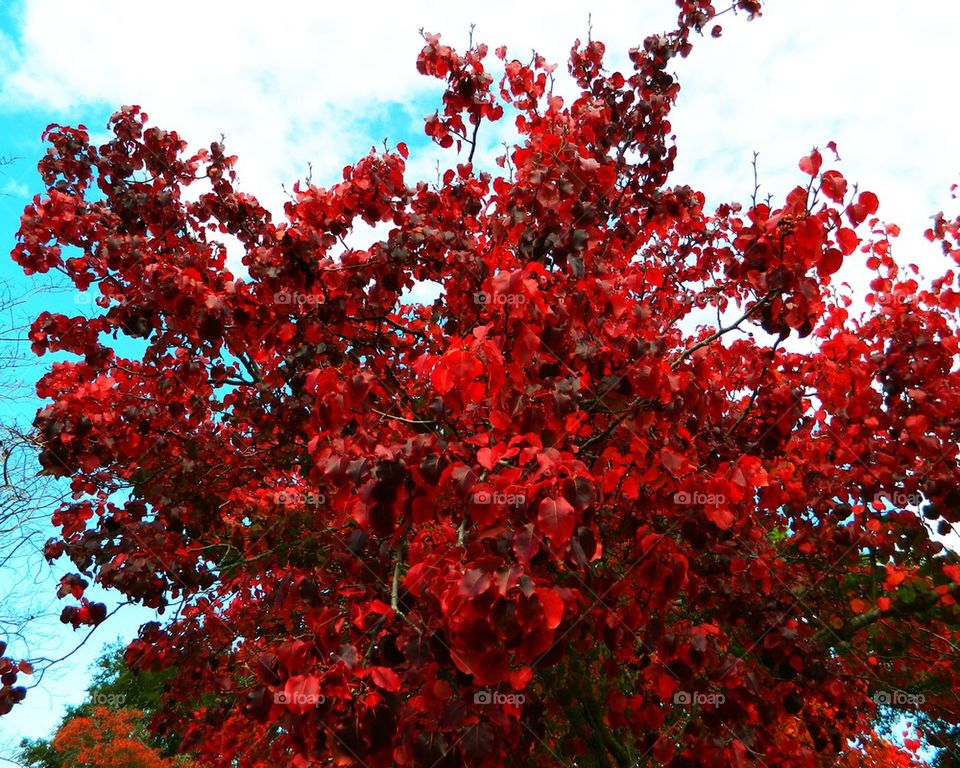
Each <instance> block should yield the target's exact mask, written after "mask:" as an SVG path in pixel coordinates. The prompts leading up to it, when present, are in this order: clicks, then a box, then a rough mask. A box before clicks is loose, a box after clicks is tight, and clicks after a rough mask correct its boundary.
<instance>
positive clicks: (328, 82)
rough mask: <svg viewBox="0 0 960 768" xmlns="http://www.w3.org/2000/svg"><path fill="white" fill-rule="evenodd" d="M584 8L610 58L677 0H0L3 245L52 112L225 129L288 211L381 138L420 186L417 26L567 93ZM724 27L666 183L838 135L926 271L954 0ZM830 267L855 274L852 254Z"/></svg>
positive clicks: (945, 132) (65, 302)
mask: <svg viewBox="0 0 960 768" xmlns="http://www.w3.org/2000/svg"><path fill="white" fill-rule="evenodd" d="M147 7H149V8H151V9H152V10H151V11H149V12H147V11H145V10H143V9H144V8H147ZM867 8H869V13H867V12H865V9H867ZM588 12H590V13H592V24H593V36H594V38H596V39H600V40H603V41H604V42H606V43H607V49H608V54H609V57H610V61H611V68H618V67H620V68H625V61H626V57H625V52H626V50H627V49H628V48H629V47H631V46H633V45H637V44H639V43H640V42H641V41H642V38H643V37H644V35H646V34H647V33H649V32H655V31H659V30H661V29H663V28H665V27H666V26H667V25H668V24H669V23H670V22H671V19H672V17H673V16H674V8H673V3H672V2H671V1H670V0H633V2H631V3H624V2H614V1H613V0H596V1H595V2H588V3H577V4H576V5H575V6H574V4H564V5H552V6H540V5H538V4H519V3H516V2H508V0H489V2H486V3H484V4H483V9H482V11H480V10H478V9H477V8H470V7H468V6H466V5H464V4H455V3H449V2H448V3H441V2H434V1H433V0H415V2H411V3H403V4H399V3H398V4H393V5H390V6H386V5H384V6H383V7H370V6H364V5H363V4H360V3H353V4H351V3H340V4H336V5H335V6H334V7H329V5H328V4H319V3H318V4H309V5H308V4H296V3H293V2H288V1H287V0H283V1H282V2H279V3H275V4H273V5H272V6H271V10H270V12H269V13H267V12H265V11H264V6H263V5H262V4H261V3H252V2H236V3H229V4H228V3H225V2H219V1H216V2H207V3H202V4H201V3H196V2H188V1H187V0H171V2H167V3H163V4H151V5H150V6H145V5H143V4H140V3H131V2H129V0H95V1H94V2H89V3H87V2H83V3H77V2H72V3H71V2H67V1H66V0H16V1H15V2H10V0H0V155H8V156H15V157H17V158H19V159H18V160H17V161H16V162H15V164H14V165H13V166H12V167H8V168H4V169H2V170H0V252H2V253H4V254H5V253H8V252H9V250H10V249H11V248H12V246H13V243H14V232H15V231H16V228H17V221H18V218H19V215H20V213H21V211H22V209H23V206H24V205H25V204H26V203H27V202H28V201H29V199H30V197H32V195H34V194H36V193H38V192H39V191H40V183H39V178H38V176H37V174H36V171H35V166H36V162H37V160H38V159H39V157H40V156H41V154H42V153H43V151H44V147H43V145H42V144H41V142H40V134H41V133H42V131H43V129H44V127H45V126H46V125H47V124H48V123H51V122H59V123H66V124H76V123H81V122H82V123H85V124H86V125H87V126H88V127H89V128H90V129H91V131H92V132H93V134H94V136H96V135H97V134H98V133H101V134H102V132H103V129H104V126H105V124H106V120H107V117H108V116H109V114H110V113H111V112H112V111H114V110H115V109H116V108H117V107H119V106H120V105H122V104H125V103H138V104H140V105H142V106H143V107H144V108H145V109H146V111H147V112H148V113H149V114H150V116H151V118H152V119H153V120H155V121H156V122H157V123H158V124H160V125H162V126H163V127H165V128H172V129H175V130H177V131H179V132H180V133H181V135H182V136H184V138H185V139H186V140H187V141H188V142H190V143H191V144H192V145H194V146H199V145H204V144H208V143H209V142H210V141H212V140H216V139H219V137H220V134H225V135H226V139H227V145H228V149H229V150H230V151H232V152H235V153H237V154H238V155H239V157H240V161H239V165H238V171H239V173H240V177H241V186H242V188H243V189H244V191H247V192H251V193H253V194H255V195H257V196H258V197H259V198H260V199H261V200H262V201H263V202H264V203H265V204H267V205H268V207H270V208H272V209H273V210H274V211H275V212H279V211H280V206H281V205H282V202H283V200H284V199H285V198H284V194H283V190H282V185H284V184H285V185H286V186H287V187H288V188H289V186H290V185H291V184H292V182H293V181H294V180H296V179H297V178H302V177H303V176H305V175H306V168H307V165H308V163H309V164H312V167H313V178H314V181H315V182H317V183H321V184H326V183H330V182H333V181H336V180H337V179H338V178H339V175H340V170H341V169H342V167H343V166H344V165H345V164H347V163H349V162H351V161H353V160H354V159H356V158H357V157H358V156H359V155H361V154H363V153H365V152H366V151H367V150H368V149H369V147H370V146H371V144H377V145H379V144H380V141H381V140H382V139H383V138H384V137H388V138H389V139H390V141H391V143H395V142H397V141H401V140H402V141H406V142H407V143H408V144H409V145H410V148H411V160H410V169H409V170H410V173H409V176H408V178H409V179H411V180H413V179H416V178H426V179H434V178H435V174H436V166H435V164H436V162H437V161H438V160H440V162H441V167H442V168H445V167H448V166H449V165H451V164H453V163H455V162H456V160H455V158H454V157H453V156H452V155H450V154H443V155H441V154H439V153H438V152H437V151H436V150H435V149H434V148H432V147H431V146H430V145H429V144H428V143H427V142H426V140H425V138H424V136H423V133H422V119H423V116H424V115H425V114H427V113H428V112H432V111H433V109H434V104H435V99H436V98H437V96H438V94H439V86H438V84H437V83H436V81H432V80H425V79H424V78H422V77H419V76H418V75H417V73H416V70H415V66H414V62H415V59H416V54H417V52H418V50H419V49H420V47H421V46H422V40H421V39H420V37H419V34H418V32H417V30H418V29H419V28H420V27H424V28H426V29H427V30H428V31H438V32H441V33H443V35H444V40H445V41H448V42H450V43H451V44H454V45H456V46H459V47H461V48H462V47H463V46H464V43H465V42H466V39H467V30H468V29H469V25H470V24H471V23H476V31H475V33H474V37H475V39H477V40H482V41H485V42H488V43H490V44H491V46H494V45H498V44H501V43H506V44H507V45H508V47H509V48H510V50H511V51H515V52H516V54H517V56H518V57H520V58H524V59H526V58H527V57H528V56H529V51H530V49H531V48H536V49H537V50H538V51H539V52H540V53H542V54H544V55H545V56H546V57H547V58H548V59H549V60H552V61H558V62H561V67H560V68H559V70H558V91H559V92H560V93H564V92H567V93H569V90H568V89H567V90H566V91H565V90H564V89H565V86H564V84H563V72H564V67H563V66H562V62H563V61H564V57H565V55H566V53H567V51H568V50H569V48H570V45H571V43H572V42H573V40H574V39H575V38H576V37H578V36H579V37H581V38H585V37H586V29H587V13H588ZM723 27H724V35H723V37H722V38H721V39H720V40H710V39H707V40H704V41H703V42H702V43H701V44H700V45H699V48H698V49H697V50H695V52H694V54H693V56H691V58H690V59H689V60H687V61H684V62H678V65H677V70H678V74H679V76H680V79H681V83H682V84H683V87H684V90H683V92H682V94H681V99H680V103H679V105H678V107H677V110H676V113H675V119H674V121H673V123H674V129H675V131H676V133H677V136H678V144H679V148H680V155H679V162H678V169H677V174H676V177H675V178H676V179H677V180H679V181H681V182H683V183H690V184H691V185H692V186H694V187H698V188H700V189H702V190H704V191H705V192H706V193H707V195H708V200H709V201H710V202H711V203H718V202H720V201H723V200H741V201H746V200H747V199H748V198H749V194H750V192H751V191H752V188H753V172H752V168H751V166H750V160H751V158H752V155H753V151H754V150H758V151H759V152H760V172H761V182H762V184H763V187H762V189H761V196H762V195H764V194H765V193H766V192H771V193H773V194H774V196H775V199H776V197H777V196H780V197H782V195H783V194H784V193H785V192H786V191H787V190H789V189H790V188H791V187H792V186H794V185H795V184H796V183H798V181H799V180H800V175H799V172H798V170H797V167H796V163H797V160H798V159H799V157H800V156H801V155H803V154H805V153H806V152H807V151H808V150H809V149H810V147H811V146H812V145H814V144H816V145H819V146H824V145H825V144H826V143H827V142H828V141H830V140H835V141H836V142H837V143H838V145H839V147H840V154H841V156H842V157H843V163H842V164H841V165H840V169H841V170H842V171H843V173H844V174H845V175H847V176H848V178H850V179H851V180H857V181H859V182H860V183H861V188H862V189H871V190H873V191H875V192H877V194H878V195H879V197H880V200H881V210H880V214H881V216H885V217H887V218H888V219H889V220H891V221H896V222H897V223H899V224H900V225H901V226H902V227H903V229H904V235H903V237H902V238H901V240H902V242H901V244H900V247H899V250H900V253H901V255H904V254H906V255H907V256H909V259H908V260H911V261H915V262H916V263H918V264H920V265H921V268H924V269H926V270H927V271H928V272H929V273H931V274H932V273H934V272H936V271H937V270H938V268H939V263H938V262H937V260H936V254H935V252H934V251H933V250H932V249H931V248H930V247H929V246H927V245H926V244H925V243H924V241H923V240H922V238H921V237H920V234H921V233H922V230H923V228H924V227H925V226H926V225H927V222H928V219H927V217H928V216H929V215H930V214H932V213H934V212H935V211H937V210H939V209H941V208H944V207H947V210H948V211H950V210H951V209H950V208H949V205H950V201H949V186H950V184H951V183H953V182H955V181H958V180H960V143H958V142H957V141H956V139H955V134H956V125H957V124H958V122H957V117H958V115H957V111H958V109H960V108H958V107H957V106H956V103H955V99H953V100H951V98H950V97H949V96H948V95H947V92H948V89H949V88H952V80H951V76H952V74H953V73H954V72H955V61H954V58H953V54H952V51H953V45H954V41H953V40H952V39H951V38H952V35H953V34H954V33H955V30H956V29H957V28H960V4H954V3H951V4H945V3H942V2H933V0H927V1H926V2H916V3H909V4H907V3H902V2H895V0H878V1H877V2H873V3H870V4H865V3H863V2H862V0H859V1H858V0H805V1H804V2H792V3H790V2H784V0H773V1H772V2H771V4H770V8H769V9H768V10H767V11H766V12H765V16H764V18H763V19H761V20H759V21H756V22H752V23H749V24H748V23H746V21H745V20H743V19H732V18H729V17H725V18H724V19H723ZM480 138H481V150H480V152H479V154H478V161H479V163H480V164H481V165H484V166H486V167H489V168H492V167H493V163H492V161H493V158H494V156H495V155H496V154H497V152H498V151H499V148H500V143H501V142H502V141H506V140H509V139H510V126H509V124H507V123H506V122H505V121H504V122H501V123H500V124H497V125H496V126H487V127H485V128H484V129H483V130H482V131H481V137H480ZM954 213H955V210H954ZM371 236H372V233H370V232H366V233H363V232H361V233H358V234H357V235H356V237H357V238H358V240H360V241H362V240H363V239H364V238H370V237H371ZM843 276H844V278H845V279H849V280H850V282H851V283H852V284H854V285H855V286H856V285H862V284H863V280H864V274H863V272H862V270H861V271H858V270H857V269H856V268H855V267H851V269H850V270H849V271H848V272H845V273H844V275H843ZM0 280H3V281H7V282H8V283H11V284H13V286H14V288H15V291H16V290H17V289H19V290H27V289H29V288H30V287H32V286H34V285H35V283H34V281H33V280H31V279H27V278H25V277H24V276H23V274H22V273H21V272H20V271H19V269H18V268H17V267H16V265H14V264H13V263H12V262H11V261H9V260H8V259H6V258H0ZM52 306H56V307H59V308H61V311H66V312H73V311H75V310H77V307H78V305H77V304H76V303H74V301H73V300H72V298H71V296H70V294H69V293H56V294H55V293H49V292H46V293H41V294H39V295H38V296H36V297H34V298H33V299H32V300H31V301H30V302H29V303H28V304H27V305H26V306H25V311H24V314H32V315H35V314H36V313H37V312H39V311H40V310H42V309H51V308H52ZM64 307H66V308H68V309H63V308H64ZM81 311H82V307H81ZM47 362H48V361H47V360H43V361H40V365H41V366H42V365H45V364H46V363H47ZM39 370H41V367H38V366H34V367H33V368H30V369H23V370H21V371H18V375H21V376H23V377H24V378H29V377H30V376H31V375H33V374H35V373H36V372H37V371H39ZM36 406H37V403H36V402H26V401H22V402H19V403H18V404H17V405H16V406H15V407H11V406H9V405H5V406H3V407H2V408H0V418H11V417H17V418H19V419H20V420H21V421H25V422H29V420H30V418H31V417H32V413H33V411H34V410H35V408H36ZM112 602H114V603H115V602H116V601H115V600H113V601H112ZM108 604H110V601H108ZM143 618H144V614H143V613H142V612H140V613H137V612H135V611H132V610H131V611H130V612H129V613H128V615H126V616H124V615H123V613H121V614H120V615H119V616H118V619H119V620H118V621H117V622H115V623H111V624H110V625H109V626H106V627H103V628H102V629H101V630H100V631H98V633H97V634H96V635H95V636H94V638H93V639H92V640H91V641H90V642H89V643H88V644H87V645H86V646H85V647H84V649H83V650H82V651H81V652H80V653H78V654H77V656H75V657H74V658H73V659H72V660H71V662H70V664H69V666H68V667H64V669H63V670H62V671H61V672H60V673H59V674H58V675H56V676H52V677H49V678H47V679H46V680H45V681H44V683H43V685H42V686H41V687H40V688H39V689H38V690H36V691H34V692H33V693H32V695H31V697H30V699H29V700H28V702H27V703H26V704H24V705H22V706H21V707H19V708H18V709H17V710H16V712H15V714H13V715H11V716H9V717H6V718H2V719H0V755H3V754H5V753H4V752H3V751H2V748H3V746H4V744H9V743H10V742H11V741H15V740H17V739H19V737H20V736H21V735H28V736H34V737H35V736H40V735H44V734H46V733H48V732H49V731H50V729H51V728H52V727H53V726H54V725H55V723H56V721H57V719H58V718H59V716H60V714H61V713H62V711H63V707H64V706H65V705H66V704H69V703H76V702H78V701H80V699H81V698H82V693H83V688H84V686H85V683H86V680H87V673H86V668H87V666H88V665H89V663H90V662H91V660H92V659H93V658H94V657H95V656H96V654H97V653H98V652H99V650H100V648H102V646H103V644H104V643H105V642H110V641H113V640H114V639H115V638H116V637H117V636H118V635H121V636H124V637H129V636H131V635H132V634H133V632H134V631H135V628H136V626H137V625H138V623H139V621H141V620H143ZM46 632H47V633H48V634H45V635H44V636H43V637H42V638H38V642H40V643H41V644H42V646H43V647H44V648H45V649H48V650H49V649H54V651H55V649H58V648H59V649H61V651H62V652H65V651H67V650H69V649H70V647H72V646H71V643H75V642H76V641H77V640H78V639H79V638H78V637H77V636H73V635H72V634H71V633H70V632H68V631H64V630H63V629H62V628H61V626H60V625H59V624H57V623H56V622H54V623H53V624H51V625H49V626H48V627H47V629H46Z"/></svg>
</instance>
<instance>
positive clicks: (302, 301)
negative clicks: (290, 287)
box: [273, 291, 323, 306]
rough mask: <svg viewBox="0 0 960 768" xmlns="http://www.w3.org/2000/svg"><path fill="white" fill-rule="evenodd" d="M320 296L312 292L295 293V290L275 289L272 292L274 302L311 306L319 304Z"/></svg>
mask: <svg viewBox="0 0 960 768" xmlns="http://www.w3.org/2000/svg"><path fill="white" fill-rule="evenodd" d="M322 300H323V299H322V297H320V296H315V295H314V294H312V293H297V292H296V291H277V292H276V293H275V294H273V302H274V304H289V305H290V306H312V305H314V304H319V303H320V302H321V301H322Z"/></svg>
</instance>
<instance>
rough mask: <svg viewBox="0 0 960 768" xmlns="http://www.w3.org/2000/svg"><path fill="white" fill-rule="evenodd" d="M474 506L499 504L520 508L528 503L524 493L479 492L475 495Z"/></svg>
mask: <svg viewBox="0 0 960 768" xmlns="http://www.w3.org/2000/svg"><path fill="white" fill-rule="evenodd" d="M473 503H474V504H498V505H506V506H508V507H520V506H523V505H524V504H525V503H526V497H525V496H524V495H523V494H522V493H501V492H500V491H477V492H476V493H474V494H473Z"/></svg>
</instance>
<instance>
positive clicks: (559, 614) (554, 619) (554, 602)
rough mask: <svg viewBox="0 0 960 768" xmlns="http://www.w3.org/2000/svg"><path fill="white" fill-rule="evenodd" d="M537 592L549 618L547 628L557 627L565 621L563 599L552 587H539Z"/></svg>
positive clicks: (544, 611)
mask: <svg viewBox="0 0 960 768" xmlns="http://www.w3.org/2000/svg"><path fill="white" fill-rule="evenodd" d="M536 592H537V598H538V599H539V600H540V605H542V606H543V613H544V615H545V616H546V619H547V629H556V628H557V627H559V626H560V622H561V621H563V600H562V599H561V598H560V595H558V594H557V593H556V592H554V591H553V590H552V589H545V588H543V587H537V590H536Z"/></svg>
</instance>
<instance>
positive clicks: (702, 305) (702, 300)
mask: <svg viewBox="0 0 960 768" xmlns="http://www.w3.org/2000/svg"><path fill="white" fill-rule="evenodd" d="M681 296H682V303H683V305H684V306H687V307H695V308H696V309H706V308H707V307H709V306H710V304H711V298H712V297H711V296H709V295H708V294H705V293H697V292H696V291H683V292H682V293H681Z"/></svg>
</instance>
